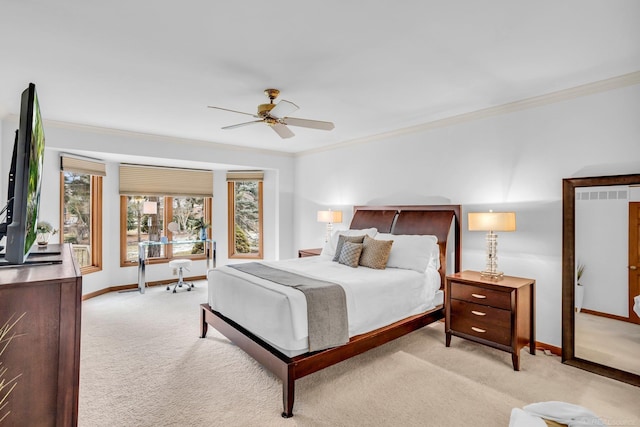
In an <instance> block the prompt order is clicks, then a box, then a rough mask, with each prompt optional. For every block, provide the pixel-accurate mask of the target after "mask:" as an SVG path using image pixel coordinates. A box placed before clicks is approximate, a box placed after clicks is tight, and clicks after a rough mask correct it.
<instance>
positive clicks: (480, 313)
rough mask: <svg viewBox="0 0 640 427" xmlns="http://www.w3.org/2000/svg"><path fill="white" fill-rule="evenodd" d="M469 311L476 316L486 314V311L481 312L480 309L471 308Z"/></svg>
mask: <svg viewBox="0 0 640 427" xmlns="http://www.w3.org/2000/svg"><path fill="white" fill-rule="evenodd" d="M471 312H472V313H473V314H475V315H476V316H486V315H487V313H483V312H481V311H475V310H471Z"/></svg>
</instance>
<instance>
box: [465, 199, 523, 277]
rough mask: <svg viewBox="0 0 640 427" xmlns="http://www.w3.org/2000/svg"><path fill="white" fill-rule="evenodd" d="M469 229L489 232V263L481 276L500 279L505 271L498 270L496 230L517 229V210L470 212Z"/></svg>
mask: <svg viewBox="0 0 640 427" xmlns="http://www.w3.org/2000/svg"><path fill="white" fill-rule="evenodd" d="M468 223H469V231H486V232H487V263H486V270H484V271H482V272H481V273H480V275H481V276H485V277H489V278H491V279H500V278H502V276H504V273H502V272H501V271H498V251H497V248H498V235H497V234H496V233H495V232H496V231H515V230H516V213H515V212H493V211H489V212H469V216H468Z"/></svg>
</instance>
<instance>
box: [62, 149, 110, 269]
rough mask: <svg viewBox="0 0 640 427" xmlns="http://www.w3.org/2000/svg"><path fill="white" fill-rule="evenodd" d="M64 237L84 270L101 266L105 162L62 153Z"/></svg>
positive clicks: (63, 239) (63, 240)
mask: <svg viewBox="0 0 640 427" xmlns="http://www.w3.org/2000/svg"><path fill="white" fill-rule="evenodd" d="M61 160H62V162H61V164H62V172H61V173H60V188H61V192H62V194H63V201H62V203H61V211H62V212H61V214H60V218H61V220H60V222H61V223H62V224H61V226H60V229H61V230H62V236H61V241H62V242H64V243H71V246H72V248H73V251H74V253H75V256H76V259H77V261H78V263H79V264H80V270H81V272H82V274H87V273H92V272H96V271H100V270H102V177H103V176H105V166H104V163H99V162H93V161H88V160H83V159H77V158H73V157H66V156H62V158H61Z"/></svg>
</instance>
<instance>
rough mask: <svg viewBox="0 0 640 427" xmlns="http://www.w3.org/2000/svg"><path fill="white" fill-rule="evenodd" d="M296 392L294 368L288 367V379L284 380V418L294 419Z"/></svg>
mask: <svg viewBox="0 0 640 427" xmlns="http://www.w3.org/2000/svg"><path fill="white" fill-rule="evenodd" d="M295 391H296V380H295V378H294V377H293V366H292V365H289V366H288V367H287V378H283V379H282V404H283V407H284V412H282V418H291V417H293V399H294V396H295Z"/></svg>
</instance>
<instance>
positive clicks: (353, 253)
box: [338, 242, 362, 268]
mask: <svg viewBox="0 0 640 427" xmlns="http://www.w3.org/2000/svg"><path fill="white" fill-rule="evenodd" d="M361 253H362V243H352V242H344V244H343V245H342V250H341V251H340V256H339V257H338V262H339V263H340V264H344V265H348V266H349V267H353V268H357V267H358V261H359V260H360V254H361Z"/></svg>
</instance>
